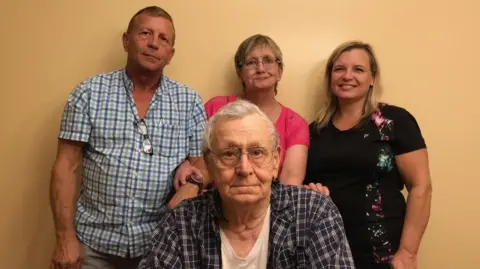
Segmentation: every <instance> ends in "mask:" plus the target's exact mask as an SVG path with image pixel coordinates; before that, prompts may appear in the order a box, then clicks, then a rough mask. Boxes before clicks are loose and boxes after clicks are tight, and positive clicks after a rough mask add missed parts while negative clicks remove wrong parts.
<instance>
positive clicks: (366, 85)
mask: <svg viewBox="0 0 480 269" xmlns="http://www.w3.org/2000/svg"><path fill="white" fill-rule="evenodd" d="M374 82H375V79H374V77H373V74H372V71H371V67H370V58H369V57H368V54H367V53H366V52H365V51H364V50H363V49H352V50H350V51H345V52H343V53H342V54H341V55H340V57H338V59H337V60H336V61H335V62H334V63H333V67H332V75H331V85H330V86H331V89H332V92H333V94H334V95H335V96H336V97H337V98H338V99H343V100H348V101H357V100H362V99H364V98H366V96H367V94H368V91H369V89H370V87H371V86H373V84H374Z"/></svg>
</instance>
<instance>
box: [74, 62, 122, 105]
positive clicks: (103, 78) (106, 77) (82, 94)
mask: <svg viewBox="0 0 480 269" xmlns="http://www.w3.org/2000/svg"><path fill="white" fill-rule="evenodd" d="M120 83H122V70H121V69H119V70H114V71H111V72H108V73H99V74H96V75H93V76H90V77H87V78H86V79H84V80H83V81H81V82H80V83H78V84H77V85H76V86H75V87H74V89H73V90H72V91H71V92H70V95H69V97H68V101H69V102H77V101H80V100H83V101H86V99H89V98H90V97H91V96H92V95H98V94H107V93H108V92H110V89H111V88H112V86H115V85H117V86H120V85H121V84H120Z"/></svg>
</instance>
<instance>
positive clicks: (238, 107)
mask: <svg viewBox="0 0 480 269" xmlns="http://www.w3.org/2000/svg"><path fill="white" fill-rule="evenodd" d="M251 115H256V116H259V117H260V118H262V119H263V120H264V121H265V122H266V123H267V126H268V129H269V132H270V136H271V138H272V140H273V148H274V149H276V148H278V147H279V145H280V138H279V136H278V132H277V128H275V125H274V124H273V122H272V121H271V120H270V118H269V117H268V116H267V115H266V114H265V113H263V111H262V110H260V108H259V107H258V106H256V105H255V104H253V103H251V102H248V101H245V100H237V101H235V102H232V103H230V104H227V105H225V106H224V107H222V108H221V109H220V110H218V111H217V113H215V114H214V115H213V116H212V117H211V118H210V119H209V121H208V123H207V126H206V128H205V134H204V136H203V143H202V152H203V153H204V154H205V153H208V151H210V149H211V146H212V139H213V137H212V133H213V130H214V129H215V128H216V127H217V123H218V122H219V121H222V120H238V119H243V118H245V117H247V116H251Z"/></svg>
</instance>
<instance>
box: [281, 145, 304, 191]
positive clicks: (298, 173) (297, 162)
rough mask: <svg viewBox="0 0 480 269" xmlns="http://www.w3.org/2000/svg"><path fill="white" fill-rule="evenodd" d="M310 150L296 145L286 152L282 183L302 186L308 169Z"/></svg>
mask: <svg viewBox="0 0 480 269" xmlns="http://www.w3.org/2000/svg"><path fill="white" fill-rule="evenodd" d="M307 155H308V148H307V146H305V145H294V146H291V147H289V148H288V149H287V151H286V152H285V161H284V162H283V168H282V172H281V174H280V177H279V179H280V182H282V183H284V184H289V185H297V186H301V185H302V183H303V179H304V177H305V170H306V167H307Z"/></svg>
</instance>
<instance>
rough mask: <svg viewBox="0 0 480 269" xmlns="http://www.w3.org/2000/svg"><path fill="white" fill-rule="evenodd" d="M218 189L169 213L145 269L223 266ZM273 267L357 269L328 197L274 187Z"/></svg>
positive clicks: (144, 261)
mask: <svg viewBox="0 0 480 269" xmlns="http://www.w3.org/2000/svg"><path fill="white" fill-rule="evenodd" d="M220 203H221V201H220V196H219V194H218V190H211V191H208V192H206V193H205V194H203V195H201V196H199V197H196V198H193V199H190V200H187V201H184V202H182V203H181V204H180V205H179V206H177V207H176V208H175V209H174V210H173V211H171V212H170V213H167V214H165V216H163V217H162V220H161V221H160V225H159V226H158V228H157V229H156V230H155V232H154V235H153V242H152V246H151V249H150V250H149V252H148V253H147V254H146V255H145V256H144V257H143V259H142V261H141V262H140V265H139V267H138V268H139V269H160V268H162V269H163V268H165V269H167V268H168V269H171V268H185V269H193V268H195V269H200V268H202V269H206V268H212V269H213V268H222V261H221V242H220V240H221V239H220V235H219V223H218V220H219V219H221V218H223V217H222V213H221V207H220ZM270 207H271V217H270V218H271V222H270V237H269V252H268V265H267V268H272V269H282V268H331V269H333V268H336V269H353V268H355V266H354V263H353V259H352V255H351V252H350V246H349V244H348V242H347V239H346V236H345V231H344V228H343V221H342V218H341V216H340V213H339V211H338V209H337V208H336V207H335V205H334V204H333V202H332V201H331V200H330V199H328V198H326V197H325V196H323V195H321V194H319V193H317V192H314V191H311V190H307V189H305V188H299V187H294V186H287V185H282V184H279V183H274V184H272V195H271V206H270Z"/></svg>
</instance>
